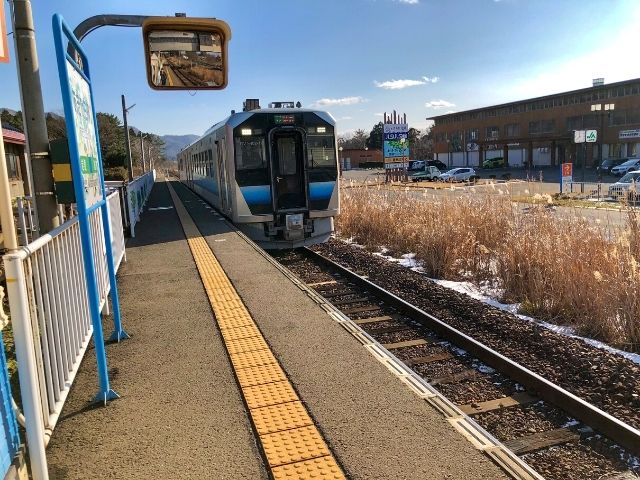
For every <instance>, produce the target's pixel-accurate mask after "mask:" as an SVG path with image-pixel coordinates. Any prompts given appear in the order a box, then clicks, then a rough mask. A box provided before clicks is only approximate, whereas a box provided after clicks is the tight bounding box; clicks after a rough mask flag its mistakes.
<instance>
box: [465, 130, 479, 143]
mask: <svg viewBox="0 0 640 480" xmlns="http://www.w3.org/2000/svg"><path fill="white" fill-rule="evenodd" d="M479 133H480V132H479V131H478V129H477V128H472V129H471V130H469V137H468V139H469V140H478V135H479Z"/></svg>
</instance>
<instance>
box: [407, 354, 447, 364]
mask: <svg viewBox="0 0 640 480" xmlns="http://www.w3.org/2000/svg"><path fill="white" fill-rule="evenodd" d="M450 358H453V355H451V353H449V352H440V353H434V354H433V355H425V356H424V357H416V358H410V359H408V360H405V361H404V363H406V364H407V365H409V366H410V367H412V366H414V365H422V364H425V363H433V362H439V361H441V360H449V359H450Z"/></svg>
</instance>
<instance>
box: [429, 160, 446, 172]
mask: <svg viewBox="0 0 640 480" xmlns="http://www.w3.org/2000/svg"><path fill="white" fill-rule="evenodd" d="M427 166H429V167H436V168H437V169H438V170H440V171H441V172H446V171H447V168H449V167H447V166H446V165H445V164H444V163H443V162H441V161H440V160H427Z"/></svg>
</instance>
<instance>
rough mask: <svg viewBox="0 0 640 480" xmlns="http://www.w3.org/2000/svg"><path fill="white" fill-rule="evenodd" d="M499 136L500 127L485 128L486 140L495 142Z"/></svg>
mask: <svg viewBox="0 0 640 480" xmlns="http://www.w3.org/2000/svg"><path fill="white" fill-rule="evenodd" d="M498 135H500V127H487V139H488V140H495V139H496V138H498Z"/></svg>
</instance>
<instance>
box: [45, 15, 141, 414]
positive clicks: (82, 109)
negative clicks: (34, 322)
mask: <svg viewBox="0 0 640 480" xmlns="http://www.w3.org/2000/svg"><path fill="white" fill-rule="evenodd" d="M53 38H54V43H55V48H56V58H57V61H58V75H59V77H60V88H61V90H62V103H63V105H64V116H65V123H66V126H67V141H68V144H69V157H70V160H71V172H72V174H73V189H74V191H75V195H76V203H77V207H78V223H79V225H80V239H81V242H82V257H83V264H84V272H85V277H86V281H87V297H88V299H89V312H90V314H91V322H92V325H93V340H94V344H95V350H96V362H97V367H98V378H99V385H100V390H99V391H98V393H97V395H96V397H95V400H96V401H100V402H104V403H105V404H106V402H107V401H108V400H112V399H115V398H118V394H117V393H116V392H114V391H113V390H112V389H111V388H110V386H109V373H108V369H107V357H106V352H105V348H104V335H103V332H102V318H101V313H100V298H99V294H98V282H97V278H96V270H95V261H94V255H100V254H101V252H94V251H93V244H94V240H98V239H94V238H93V237H92V236H93V235H96V234H97V233H96V232H95V230H94V231H92V229H91V227H90V223H89V222H90V216H91V215H92V214H94V212H96V211H97V210H100V213H101V219H102V225H103V232H104V244H105V250H106V256H107V267H108V270H109V282H110V284H111V303H112V306H113V322H114V331H113V333H112V334H111V340H115V341H120V340H121V339H123V338H128V335H127V333H126V332H125V331H124V330H123V329H122V322H121V319H120V301H119V298H118V289H117V284H116V273H115V266H114V262H113V249H112V245H111V222H110V219H109V211H108V209H107V199H106V191H105V187H104V177H103V172H102V158H101V155H100V139H99V137H98V131H97V125H98V122H97V120H96V112H95V107H94V101H93V90H92V88H91V75H90V73H89V59H88V58H87V55H86V54H85V52H84V50H83V49H82V47H81V45H80V43H79V42H78V39H77V38H76V37H75V35H74V34H73V32H72V30H71V29H70V28H69V26H68V25H67V24H66V23H65V21H64V20H63V18H62V17H61V16H60V15H58V14H56V15H54V16H53ZM65 40H67V41H65ZM67 43H68V45H69V47H71V48H70V49H72V50H75V53H76V54H77V56H78V59H77V60H76V58H74V57H71V55H70V54H69V53H68V51H67ZM96 243H97V244H100V243H101V242H100V241H98V242H96Z"/></svg>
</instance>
